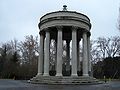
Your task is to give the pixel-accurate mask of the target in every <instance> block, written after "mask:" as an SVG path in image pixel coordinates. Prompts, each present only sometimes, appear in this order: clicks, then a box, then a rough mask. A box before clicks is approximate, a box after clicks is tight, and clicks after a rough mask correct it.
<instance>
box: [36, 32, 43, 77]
mask: <svg viewBox="0 0 120 90" xmlns="http://www.w3.org/2000/svg"><path fill="white" fill-rule="evenodd" d="M39 49H40V50H39V59H38V74H37V75H42V74H43V59H44V54H43V53H44V36H43V34H40V45H39Z"/></svg>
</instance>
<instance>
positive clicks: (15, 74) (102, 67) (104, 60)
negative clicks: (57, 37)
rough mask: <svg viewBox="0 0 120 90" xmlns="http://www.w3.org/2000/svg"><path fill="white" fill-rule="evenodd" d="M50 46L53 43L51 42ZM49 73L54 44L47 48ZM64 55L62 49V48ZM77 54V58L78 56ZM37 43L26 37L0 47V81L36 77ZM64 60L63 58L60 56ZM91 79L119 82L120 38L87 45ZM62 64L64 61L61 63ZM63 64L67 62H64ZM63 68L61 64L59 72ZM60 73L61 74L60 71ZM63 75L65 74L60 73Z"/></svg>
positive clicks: (65, 73)
mask: <svg viewBox="0 0 120 90" xmlns="http://www.w3.org/2000/svg"><path fill="white" fill-rule="evenodd" d="M51 42H52V43H55V42H54V41H52V40H51ZM50 48H51V49H50V56H51V58H50V65H51V66H52V65H53V67H51V66H50V70H51V71H52V70H53V71H55V67H54V65H55V50H54V44H51V45H50ZM63 49H64V51H65V50H66V49H65V45H63ZM81 51H82V50H80V54H82V52H81ZM38 56H39V40H38V37H37V36H35V37H34V36H32V35H30V36H26V37H25V40H23V41H18V40H11V41H8V42H6V43H1V46H0V78H15V79H30V78H32V77H33V76H35V75H36V74H37V66H38V65H37V62H38ZM63 59H64V60H65V55H63ZM91 61H92V66H93V67H92V71H93V76H94V77H96V78H103V77H104V76H106V77H107V78H117V79H118V78H120V67H119V66H120V37H119V36H115V37H109V38H104V37H99V38H97V39H96V40H92V41H91ZM64 62H65V61H64ZM66 63H67V62H66ZM65 65H66V64H65V63H63V70H65V67H66V66H65ZM63 72H64V71H63ZM52 74H55V72H54V73H52ZM64 75H67V72H64Z"/></svg>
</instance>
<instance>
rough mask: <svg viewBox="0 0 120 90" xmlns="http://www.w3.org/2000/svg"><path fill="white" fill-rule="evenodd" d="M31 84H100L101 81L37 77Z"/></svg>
mask: <svg viewBox="0 0 120 90" xmlns="http://www.w3.org/2000/svg"><path fill="white" fill-rule="evenodd" d="M29 82H30V83H35V84H98V83H101V82H100V81H99V80H97V79H95V78H93V77H84V76H79V77H77V76H76V77H72V76H70V77H67V76H66V77H65V76H64V77H63V76H36V77H34V78H32V79H31V80H30V81H29Z"/></svg>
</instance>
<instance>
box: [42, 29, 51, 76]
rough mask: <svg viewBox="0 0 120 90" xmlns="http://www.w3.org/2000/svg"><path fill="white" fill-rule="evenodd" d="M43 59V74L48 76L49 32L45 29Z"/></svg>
mask: <svg viewBox="0 0 120 90" xmlns="http://www.w3.org/2000/svg"><path fill="white" fill-rule="evenodd" d="M44 54H45V59H44V74H43V75H44V76H49V59H50V58H49V56H50V32H49V31H46V41H45V53H44Z"/></svg>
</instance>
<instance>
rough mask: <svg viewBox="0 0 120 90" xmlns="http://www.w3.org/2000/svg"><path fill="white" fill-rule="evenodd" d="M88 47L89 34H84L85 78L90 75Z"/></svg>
mask: <svg viewBox="0 0 120 90" xmlns="http://www.w3.org/2000/svg"><path fill="white" fill-rule="evenodd" d="M87 47H88V45H87V32H84V33H83V76H89V75H88V53H87V52H88V50H87V49H88V48H87Z"/></svg>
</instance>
